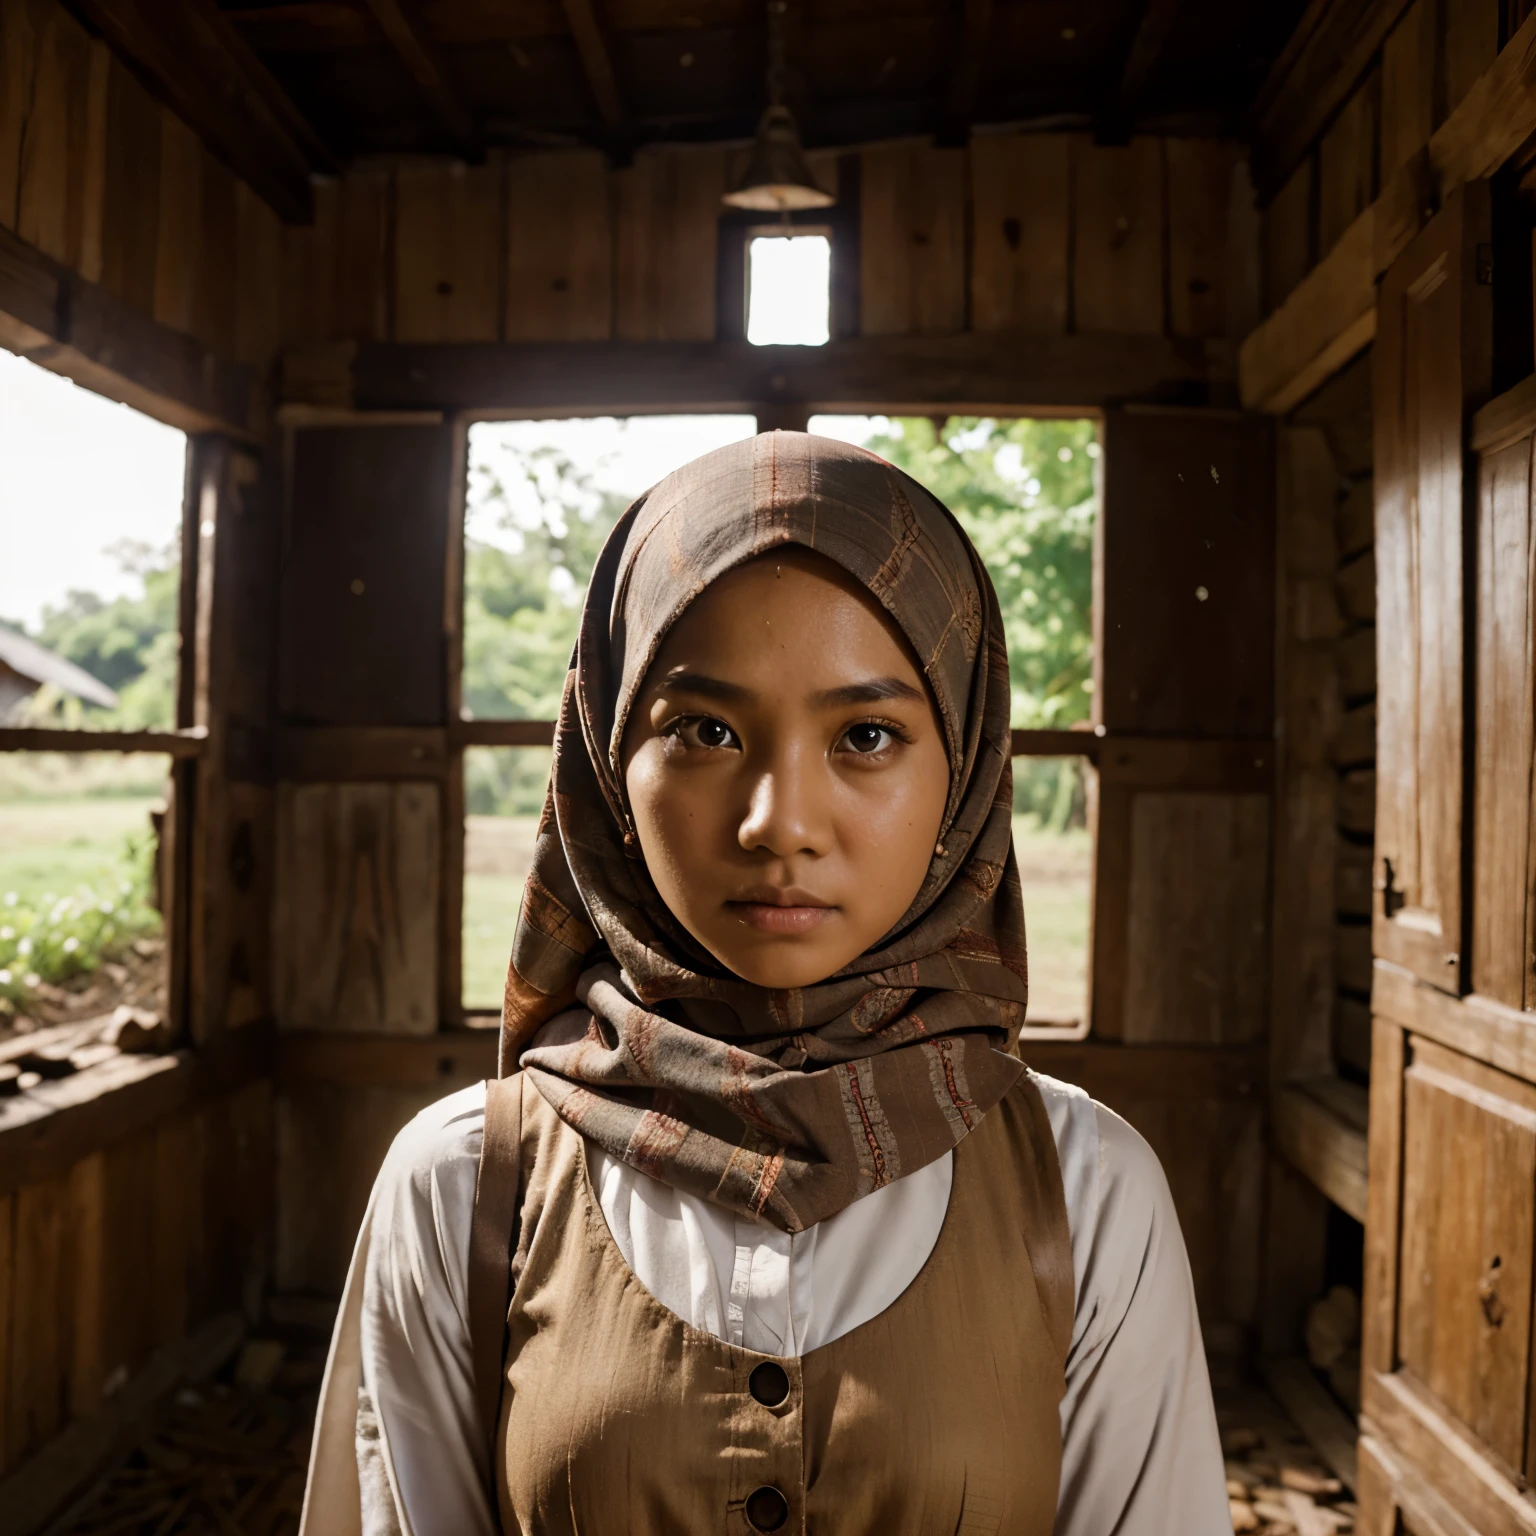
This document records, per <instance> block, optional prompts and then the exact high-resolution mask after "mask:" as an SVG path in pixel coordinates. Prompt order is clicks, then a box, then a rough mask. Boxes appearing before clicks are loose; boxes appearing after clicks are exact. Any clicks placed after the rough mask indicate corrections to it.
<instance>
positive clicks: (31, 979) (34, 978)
mask: <svg viewBox="0 0 1536 1536" xmlns="http://www.w3.org/2000/svg"><path fill="white" fill-rule="evenodd" d="M21 984H22V985H23V986H24V987H40V986H42V984H43V978H42V977H41V976H39V975H38V974H37V972H36V971H28V972H27V974H26V975H25V976H23V977H22V978H21Z"/></svg>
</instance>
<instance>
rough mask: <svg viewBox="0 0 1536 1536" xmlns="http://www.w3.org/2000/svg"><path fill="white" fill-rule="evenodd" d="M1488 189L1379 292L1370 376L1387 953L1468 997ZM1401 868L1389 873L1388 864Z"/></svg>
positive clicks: (1380, 931)
mask: <svg viewBox="0 0 1536 1536" xmlns="http://www.w3.org/2000/svg"><path fill="white" fill-rule="evenodd" d="M1488 218H1489V209H1488V196H1487V188H1486V186H1485V185H1484V186H1481V187H1476V188H1474V187H1470V186H1469V187H1466V188H1463V189H1462V190H1461V191H1460V192H1458V193H1457V194H1456V196H1455V197H1454V198H1453V199H1452V201H1451V203H1450V204H1448V206H1447V207H1446V209H1445V210H1444V211H1443V212H1442V213H1441V214H1440V215H1438V216H1437V218H1436V219H1435V220H1434V221H1432V222H1431V224H1430V225H1429V226H1428V227H1427V228H1426V229H1425V230H1424V232H1423V233H1422V234H1421V235H1420V236H1419V238H1418V239H1417V240H1416V241H1415V243H1414V244H1413V245H1412V246H1411V247H1410V248H1409V249H1408V251H1407V252H1405V253H1404V255H1403V256H1402V257H1401V258H1399V260H1398V261H1397V262H1396V263H1394V265H1393V267H1392V269H1391V271H1389V272H1388V274H1387V277H1386V280H1385V282H1384V283H1383V285H1382V294H1381V303H1380V309H1381V314H1382V322H1381V327H1380V331H1379V335H1378V340H1377V344H1376V348H1375V351H1374V352H1373V355H1372V366H1373V368H1374V370H1375V379H1376V399H1377V402H1378V404H1377V409H1376V415H1375V422H1376V455H1375V457H1376V472H1375V487H1376V568H1377V573H1378V588H1377V615H1376V626H1377V627H1376V640H1377V648H1378V653H1379V655H1380V656H1381V658H1382V659H1383V662H1384V663H1389V664H1386V665H1383V666H1382V667H1381V669H1380V677H1379V695H1378V703H1377V708H1378V724H1377V775H1378V797H1377V818H1376V856H1377V868H1378V871H1379V883H1380V884H1381V885H1382V887H1383V896H1382V900H1381V901H1380V903H1378V905H1377V908H1376V915H1375V922H1374V942H1375V947H1376V953H1377V954H1379V955H1382V956H1384V957H1385V958H1387V959H1391V960H1396V961H1398V962H1400V963H1402V964H1405V965H1408V966H1409V967H1410V968H1412V969H1414V970H1415V971H1416V972H1417V973H1418V974H1419V975H1420V976H1422V977H1424V978H1425V979H1426V980H1429V981H1432V982H1433V983H1434V984H1435V985H1438V986H1443V987H1444V988H1446V990H1448V991H1451V992H1457V991H1460V990H1461V983H1462V975H1463V965H1464V956H1463V949H1464V938H1465V935H1464V932H1463V925H1464V919H1465V914H1466V912H1467V910H1468V909H1467V906H1466V903H1465V897H1464V893H1463V890H1462V863H1463V847H1462V838H1463V833H1464V829H1465V815H1466V802H1465V796H1466V791H1467V785H1466V783H1465V772H1464V764H1463V760H1462V759H1463V753H1462V743H1463V739H1464V736H1463V732H1464V722H1463V718H1462V716H1463V707H1464V695H1463V670H1464V665H1465V657H1464V654H1463V634H1464V627H1463V626H1464V618H1463V591H1462V587H1463V579H1462V572H1463V569H1464V566H1463V558H1464V554H1463V547H1462V533H1463V528H1464V526H1465V525H1466V522H1467V520H1468V512H1467V509H1466V507H1465V505H1464V497H1465V495H1466V476H1465V473H1464V464H1463V448H1462V432H1463V423H1464V421H1465V419H1466V414H1467V410H1468V406H1469V404H1470V405H1471V406H1473V407H1475V406H1476V405H1478V404H1480V403H1481V402H1482V401H1483V400H1485V399H1486V398H1487V396H1488V384H1489V374H1490V370H1491V359H1490V343H1491V336H1492V332H1491V311H1490V303H1489V290H1488V289H1487V288H1486V287H1485V286H1483V285H1480V284H1478V283H1477V281H1476V275H1475V252H1474V248H1475V246H1476V245H1477V244H1478V243H1479V242H1480V241H1482V240H1483V239H1484V238H1485V236H1486V234H1487V229H1488ZM1388 863H1390V866H1391V868H1390V872H1389V871H1388V868H1387V865H1388Z"/></svg>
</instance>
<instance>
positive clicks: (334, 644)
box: [278, 426, 455, 725]
mask: <svg viewBox="0 0 1536 1536" xmlns="http://www.w3.org/2000/svg"><path fill="white" fill-rule="evenodd" d="M454 441H455V437H454V431H453V429H452V427H450V426H389V427H336V428H313V429H307V430H300V431H296V432H295V433H294V434H293V449H292V461H291V466H290V485H291V489H290V493H289V500H290V505H289V510H288V528H287V534H286V540H285V543H286V548H285V551H284V558H285V565H284V570H283V581H282V589H281V597H280V604H279V613H280V636H279V654H278V708H279V710H280V711H281V712H282V714H283V715H284V717H285V718H286V719H287V720H288V721H289V722H290V723H293V724H304V725H442V724H444V723H445V720H446V716H445V699H444V684H443V678H444V660H443V658H444V649H445V644H446V641H445V636H444V631H443V584H444V571H445V566H446V561H447V558H448V555H447V546H448V517H449V510H448V509H449V502H450V500H451V497H452V494H453V475H454V457H453V454H454ZM317 656H323V657H325V659H326V664H325V666H324V667H317V666H316V665H315V664H314V662H315V658H316V657H317Z"/></svg>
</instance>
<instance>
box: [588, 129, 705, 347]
mask: <svg viewBox="0 0 1536 1536" xmlns="http://www.w3.org/2000/svg"><path fill="white" fill-rule="evenodd" d="M614 180H615V182H616V188H617V228H616V231H615V252H616V254H615V308H614V334H615V336H617V337H619V338H620V339H622V340H624V341H707V340H711V339H713V337H714V334H715V281H716V259H715V258H716V246H717V240H718V225H719V219H720V198H721V195H722V194H723V193H724V191H725V156H724V153H723V151H718V150H675V151H672V150H646V151H642V152H641V153H640V154H639V155H637V156H636V157H635V163H634V164H633V165H632V166H630V167H629V168H628V169H627V170H624V171H619V172H616V173H615V177H614Z"/></svg>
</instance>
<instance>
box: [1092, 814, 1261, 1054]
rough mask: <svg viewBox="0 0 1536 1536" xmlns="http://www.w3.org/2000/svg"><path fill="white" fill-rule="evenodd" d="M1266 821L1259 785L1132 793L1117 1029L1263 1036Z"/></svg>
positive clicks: (1186, 1036) (1141, 1039)
mask: <svg viewBox="0 0 1536 1536" xmlns="http://www.w3.org/2000/svg"><path fill="white" fill-rule="evenodd" d="M1269 820H1270V810H1269V798H1268V796H1266V795H1218V794H1210V793H1204V794H1178V793H1158V794H1153V793H1143V794H1138V795H1137V796H1136V797H1135V800H1134V802H1133V805H1132V811H1131V875H1130V898H1129V907H1130V910H1129V922H1128V925H1127V929H1126V936H1125V940H1124V942H1125V945H1126V959H1125V967H1126V982H1125V1001H1124V1024H1123V1029H1122V1030H1121V1032H1120V1038H1122V1039H1124V1040H1125V1041H1127V1042H1128V1043H1149V1042H1153V1041H1157V1042H1164V1041H1167V1042H1173V1041H1189V1042H1194V1041H1199V1042H1203V1043H1208V1044H1212V1045H1228V1044H1237V1043H1240V1042H1243V1041H1248V1040H1254V1039H1257V1038H1259V1036H1260V1035H1261V1034H1262V1031H1263V1027H1264V1016H1265V1009H1264V991H1265V986H1266V980H1267V978H1266V976H1265V952H1266V949H1267V947H1268V938H1269V935H1268V927H1269V925H1268V921H1267V916H1268V911H1267V909H1268V894H1269V892H1268V886H1269V880H1268V876H1269ZM1101 942H1103V943H1106V944H1113V943H1115V939H1114V937H1113V936H1111V935H1110V934H1107V933H1104V934H1101Z"/></svg>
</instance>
